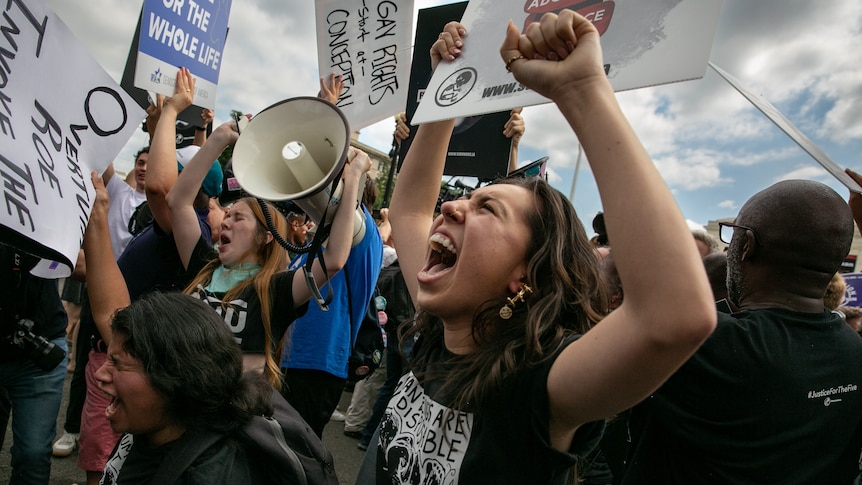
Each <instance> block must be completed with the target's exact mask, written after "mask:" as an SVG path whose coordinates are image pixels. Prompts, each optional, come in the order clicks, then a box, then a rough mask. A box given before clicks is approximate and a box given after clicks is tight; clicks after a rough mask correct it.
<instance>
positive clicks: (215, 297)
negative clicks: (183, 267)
mask: <svg viewBox="0 0 862 485" xmlns="http://www.w3.org/2000/svg"><path fill="white" fill-rule="evenodd" d="M215 255H216V253H215V252H213V251H212V249H211V247H210V246H209V244H207V243H206V241H205V240H204V239H203V238H201V239H200V240H199V241H198V244H197V245H196V246H195V248H194V250H193V252H192V256H191V259H190V261H189V271H190V272H193V274H197V272H198V271H200V270H201V269H202V268H203V267H204V266H205V265H206V263H207V262H208V261H209V260H210V259H212V258H213V257H214V256H215ZM293 276H294V272H293V271H281V272H278V273H276V274H274V275H273V276H272V280H271V281H270V286H269V288H270V317H269V320H270V329H271V332H272V339H273V345H274V344H276V343H278V341H279V340H281V337H282V336H284V333H285V332H286V331H287V328H288V327H289V326H290V324H291V323H293V322H294V321H295V320H296V319H297V318H299V317H300V316H302V315H303V314H305V311H306V310H307V309H308V303H305V304H304V305H300V307H299V308H294V302H293ZM192 296H194V297H197V298H200V299H201V300H203V301H204V302H206V303H207V304H208V305H209V306H210V307H212V309H213V310H215V311H216V312H217V313H218V314H219V315H222V316H223V317H224V320H225V323H226V324H227V326H228V328H229V329H230V331H231V332H233V335H234V338H235V339H236V341H237V343H238V344H240V348H242V351H243V353H246V354H262V353H265V352H266V344H265V336H264V331H263V316H262V314H261V305H260V299H259V298H258V296H257V291H255V288H254V285H250V286H248V287H247V288H246V289H245V290H243V292H242V293H241V294H240V295H239V297H238V298H236V299H235V300H233V301H230V302H227V303H226V305H225V306H226V308H223V306H222V299H223V298H224V296H225V293H221V292H218V293H215V292H209V291H207V290H205V289H204V288H202V287H200V286H198V288H197V289H196V290H195V292H194V293H192ZM276 350H279V351H280V350H281V349H276Z"/></svg>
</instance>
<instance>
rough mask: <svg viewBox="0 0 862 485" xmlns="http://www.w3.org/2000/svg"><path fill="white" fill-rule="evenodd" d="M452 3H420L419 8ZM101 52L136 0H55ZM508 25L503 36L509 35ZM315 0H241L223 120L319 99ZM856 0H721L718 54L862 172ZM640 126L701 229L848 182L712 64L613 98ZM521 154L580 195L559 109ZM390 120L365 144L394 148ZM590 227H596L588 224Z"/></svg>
mask: <svg viewBox="0 0 862 485" xmlns="http://www.w3.org/2000/svg"><path fill="white" fill-rule="evenodd" d="M447 3H452V2H450V1H447V0H416V1H415V7H416V9H420V8H426V7H431V6H437V5H443V4H447ZM48 4H49V5H50V6H51V7H52V8H53V9H54V10H55V11H56V12H57V14H58V15H59V16H60V18H61V19H63V21H64V22H65V23H66V24H67V25H68V26H69V28H70V29H71V30H72V32H74V33H75V34H76V35H77V36H78V38H79V39H80V40H81V42H82V43H83V44H84V45H85V46H86V47H87V49H88V50H89V51H90V52H91V54H92V55H93V57H95V58H96V60H97V61H98V62H99V63H100V64H101V65H102V67H103V68H104V69H105V70H106V71H107V72H108V73H109V74H110V75H111V76H112V77H113V78H114V79H116V80H118V81H119V79H120V77H121V74H122V70H123V66H124V65H125V61H126V56H127V54H128V48H129V45H130V42H131V40H132V35H133V33H134V30H135V23H136V22H137V19H138V14H139V12H140V7H141V2H140V1H135V0H123V1H116V0H48ZM502 31H503V30H502V26H501V38H502ZM315 39H316V37H315V33H314V2H313V0H235V1H234V2H233V6H232V9H231V17H230V38H229V41H228V43H227V47H226V49H225V52H224V57H223V67H222V70H221V76H220V80H219V88H218V106H217V109H216V112H215V116H216V123H220V122H222V121H225V120H227V119H228V116H229V114H230V111H231V110H232V109H238V110H241V111H244V112H246V113H257V112H258V111H260V110H262V109H263V108H265V107H267V106H269V105H271V104H272V103H274V102H276V101H279V100H282V99H286V98H290V97H294V96H307V95H314V94H315V93H316V92H317V89H318V80H317V72H318V69H317V54H316V50H315V48H314V47H313V46H314V44H315V42H316V40H315ZM860 46H862V2H860V1H858V0H819V1H817V2H811V1H802V0H756V1H755V0H724V2H723V4H722V7H721V12H720V17H719V18H718V27H717V30H716V35H715V40H714V43H713V47H712V52H711V54H710V60H711V61H712V62H713V63H714V64H715V65H717V66H719V67H721V68H722V69H724V70H725V71H727V72H729V73H730V74H732V75H733V76H735V77H736V78H737V79H738V80H740V81H741V82H742V83H743V84H745V85H746V86H747V87H748V88H750V89H751V90H753V91H754V92H756V93H758V94H760V95H761V96H763V97H764V98H765V99H767V100H768V101H769V102H771V103H772V104H773V105H774V106H776V107H777V108H778V109H779V110H780V111H781V112H782V113H783V114H784V115H785V116H786V117H787V118H788V119H789V120H790V121H791V122H792V123H794V124H795V125H796V126H797V127H798V128H799V129H800V130H801V131H802V132H803V133H805V134H806V135H807V136H808V137H809V138H810V139H811V140H812V141H813V142H814V143H815V144H817V145H818V146H819V147H820V148H821V149H822V150H823V151H824V152H825V153H826V154H828V155H829V157H830V158H832V160H834V161H835V162H836V163H837V164H838V165H840V166H843V167H851V168H854V169H857V170H860V169H862V68H860V66H862V48H860ZM618 99H619V101H620V103H621V105H622V107H623V110H624V112H625V113H626V115H627V116H628V118H629V120H630V121H631V123H632V125H633V126H634V128H635V131H636V132H637V133H638V135H639V136H640V138H641V141H642V142H643V144H644V145H645V146H646V148H647V150H648V151H649V153H650V154H651V155H652V157H653V160H654V161H655V163H656V165H657V166H658V169H659V171H660V172H661V174H662V175H663V176H664V178H665V180H666V181H667V184H668V186H669V187H670V189H671V190H672V191H673V193H674V195H675V196H676V199H677V201H678V203H679V205H680V207H681V209H682V211H683V214H684V215H685V217H686V218H687V219H689V220H691V221H693V222H695V223H698V224H702V225H705V224H707V222H708V221H710V220H715V219H719V218H725V217H733V216H735V214H736V212H737V210H738V209H739V207H740V205H741V204H742V203H743V202H745V200H746V199H748V197H750V196H751V195H752V194H754V193H755V192H757V191H759V190H761V189H763V188H765V187H767V186H768V185H770V184H772V183H774V182H776V181H778V180H782V179H788V178H804V179H812V180H818V181H821V182H824V183H826V184H829V185H830V186H832V187H833V188H835V190H837V191H838V192H839V193H840V194H842V195H844V196H846V195H847V189H846V188H844V187H843V186H842V185H841V184H840V183H838V182H837V181H836V180H835V179H834V178H833V177H832V176H831V175H829V174H828V173H827V172H826V171H825V170H823V169H822V168H821V167H820V165H819V164H818V163H817V162H816V161H814V160H813V159H812V158H811V157H810V156H809V155H808V154H807V153H805V152H804V151H803V150H802V149H801V148H799V147H798V146H797V145H796V144H795V143H794V142H793V141H792V140H791V139H790V138H789V137H788V136H787V135H785V134H784V133H783V132H782V131H780V130H779V129H778V127H776V126H775V125H774V124H772V122H770V121H769V120H768V119H767V118H765V117H764V116H763V115H762V114H761V113H760V112H759V111H757V109H756V108H754V107H753V106H752V105H751V104H750V103H749V102H748V101H747V100H745V99H744V98H743V97H742V96H741V95H739V94H738V93H737V92H736V91H735V90H734V89H733V88H731V87H730V85H728V84H727V83H726V82H725V81H724V80H722V79H721V78H720V77H719V76H718V75H717V74H716V73H715V72H713V71H712V70H711V69H709V68H705V73H704V77H703V79H699V80H694V81H687V82H682V83H676V84H671V85H666V86H659V87H652V88H645V89H638V90H634V91H628V92H623V93H619V94H618ZM524 118H525V121H526V126H527V131H526V135H525V136H524V139H523V140H522V143H521V152H520V159H521V162H522V163H527V162H529V161H531V160H535V159H538V158H540V157H542V156H545V155H547V156H549V157H550V162H549V163H550V165H549V166H550V180H551V182H552V183H553V185H554V186H555V187H557V188H558V189H559V190H561V191H562V192H563V193H565V194H569V193H571V192H572V182H573V179H574V177H575V162H576V159H577V140H576V139H575V137H574V136H573V135H572V133H571V130H570V129H569V128H568V126H567V125H566V123H565V121H564V120H563V118H562V116H560V114H559V112H558V111H557V110H556V108H555V107H554V106H553V105H543V106H535V107H529V108H526V109H525V110H524ZM392 128H393V122H392V121H391V120H386V121H383V122H380V123H378V124H376V125H373V126H370V127H368V128H365V129H363V130H362V132H361V134H360V140H361V141H363V142H364V143H367V144H368V145H371V146H373V147H376V148H378V149H380V150H381V151H384V152H388V151H389V147H390V146H391V143H392ZM145 144H146V135H145V134H144V133H143V132H141V133H138V134H136V135H135V136H133V137H132V139H131V140H130V141H129V143H128V144H127V146H126V147H125V148H124V149H123V151H122V152H121V153H120V154H119V155H118V158H117V160H116V162H115V166H116V167H117V168H118V169H119V170H123V171H125V170H128V169H129V168H131V165H132V160H131V158H132V156H133V155H132V154H133V153H134V152H135V150H136V149H138V148H139V147H141V146H143V145H145ZM576 180H577V183H576V185H575V187H574V198H573V203H574V206H575V208H576V209H577V210H578V212H579V214H580V215H581V219H582V220H583V221H585V223H586V224H589V221H590V220H591V219H592V217H593V215H594V214H595V213H596V212H597V211H599V210H601V205H600V201H599V198H598V193H597V190H596V187H595V182H594V180H593V178H592V175H591V172H590V169H589V165H588V164H587V163H583V164H582V166H581V170H580V171H579V172H578V174H577V179H576ZM588 232H589V231H588Z"/></svg>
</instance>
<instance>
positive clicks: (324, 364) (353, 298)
mask: <svg viewBox="0 0 862 485" xmlns="http://www.w3.org/2000/svg"><path fill="white" fill-rule="evenodd" d="M363 211H364V212H365V237H363V238H362V241H360V242H359V244H357V245H356V246H354V247H353V248H352V249H351V250H350V256H349V257H348V258H347V263H346V264H345V265H344V268H343V269H342V270H341V271H339V272H338V273H337V274H336V275H335V276H333V277H332V279H330V280H329V281H328V282H327V283H326V284H324V285H322V286H321V288H320V293H321V294H322V295H324V297H325V296H326V295H327V293H328V291H329V290H328V289H327V285H332V302H331V303H330V304H329V311H327V312H324V311H322V310H321V309H320V306H319V305H318V304H317V303H316V302H311V303H309V306H308V312H307V313H306V314H305V316H303V317H301V318H299V319H297V320H296V322H294V324H293V326H292V328H291V329H290V330H289V332H290V338H288V340H287V344H286V345H285V352H284V359H283V360H282V364H281V365H282V367H284V368H288V369H312V370H320V371H324V372H328V373H330V374H332V375H334V376H336V377H340V378H344V379H346V378H347V359H348V358H349V357H350V352H351V347H352V343H353V341H354V340H355V339H356V335H357V333H358V332H359V326H360V324H361V323H362V318H363V316H364V315H365V312H366V310H367V309H368V302H369V301H370V300H371V296H372V294H373V293H374V288H375V286H376V285H377V277H378V276H379V275H380V268H381V265H382V263H383V241H382V240H381V239H380V233H379V232H378V231H377V226H376V225H375V224H374V219H373V218H372V217H371V214H369V213H368V211H367V210H365V209H364V208H363ZM306 256H307V255H300V256H298V257H297V258H296V259H294V260H293V262H292V263H291V265H290V268H291V269H297V268H300V267H301V266H303V265H304V264H305V261H306ZM300 271H301V270H300ZM345 272H347V273H348V275H349V276H347V277H345ZM348 278H349V280H350V288H349V289H348V288H347V280H348ZM348 291H350V296H349V301H350V303H351V304H352V306H351V305H349V304H348V294H347V292H348ZM348 311H349V312H350V313H348Z"/></svg>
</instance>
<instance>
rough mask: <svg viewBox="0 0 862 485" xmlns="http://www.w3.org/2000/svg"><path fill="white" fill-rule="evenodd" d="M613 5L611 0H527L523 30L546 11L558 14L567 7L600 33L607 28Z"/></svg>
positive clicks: (612, 12)
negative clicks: (590, 23) (581, 16)
mask: <svg viewBox="0 0 862 485" xmlns="http://www.w3.org/2000/svg"><path fill="white" fill-rule="evenodd" d="M615 5H616V4H614V2H613V1H611V0H605V1H603V0H527V3H525V4H524V12H525V13H527V14H528V15H527V18H526V19H525V20H524V29H523V30H526V29H527V26H528V25H530V24H531V23H533V22H538V21H539V19H541V18H542V15H544V14H545V13H547V12H553V13H556V14H559V13H560V12H562V11H563V10H565V9H569V10H574V11H575V12H578V13H579V14H581V15H583V16H584V17H585V18H586V19H587V20H589V21H590V22H592V23H593V25H595V26H596V30H598V31H599V35H602V34H604V33H605V31H606V30H608V26H609V25H610V23H611V17H612V16H613V14H614V7H615Z"/></svg>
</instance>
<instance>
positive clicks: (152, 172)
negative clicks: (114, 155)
mask: <svg viewBox="0 0 862 485" xmlns="http://www.w3.org/2000/svg"><path fill="white" fill-rule="evenodd" d="M194 90H195V79H194V78H193V77H192V75H191V73H190V72H189V70H188V69H186V68H180V70H179V72H178V73H177V82H176V84H175V85H174V95H173V96H171V97H170V98H166V99H165V100H164V103H163V104H162V106H161V110H160V112H161V115H160V116H159V119H158V123H157V124H156V127H155V132H154V133H153V139H152V143H151V144H150V158H149V160H148V162H147V184H146V190H147V203H148V205H149V207H150V210H151V211H152V212H153V218H154V219H155V222H156V223H157V224H158V225H159V227H160V228H161V229H162V230H163V231H165V232H166V233H171V232H172V231H173V225H172V224H171V215H170V209H169V208H168V204H167V201H166V198H167V196H168V192H170V191H171V188H172V187H173V186H174V183H176V181H177V143H176V139H177V116H178V115H179V114H180V112H182V111H183V110H184V109H186V108H188V107H189V106H191V104H192V99H193V97H194Z"/></svg>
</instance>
